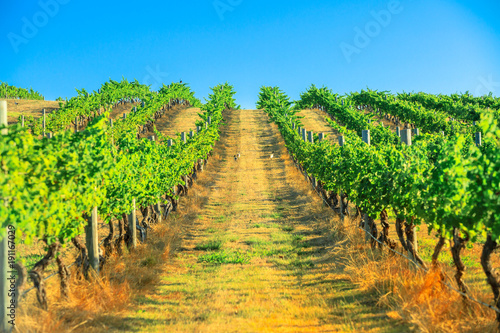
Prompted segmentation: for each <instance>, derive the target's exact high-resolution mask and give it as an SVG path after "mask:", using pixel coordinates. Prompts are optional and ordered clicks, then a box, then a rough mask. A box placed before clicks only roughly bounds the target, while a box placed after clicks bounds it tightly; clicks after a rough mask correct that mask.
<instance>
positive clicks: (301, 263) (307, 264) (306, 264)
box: [290, 259, 314, 269]
mask: <svg viewBox="0 0 500 333" xmlns="http://www.w3.org/2000/svg"><path fill="white" fill-rule="evenodd" d="M290 266H292V267H294V268H300V269H305V268H312V267H314V263H313V262H312V260H311V259H303V260H301V259H294V260H292V261H290Z"/></svg>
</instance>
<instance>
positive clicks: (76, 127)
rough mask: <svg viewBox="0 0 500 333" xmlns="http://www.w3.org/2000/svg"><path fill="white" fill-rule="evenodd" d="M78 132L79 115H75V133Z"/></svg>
mask: <svg viewBox="0 0 500 333" xmlns="http://www.w3.org/2000/svg"><path fill="white" fill-rule="evenodd" d="M77 132H78V117H75V133H77Z"/></svg>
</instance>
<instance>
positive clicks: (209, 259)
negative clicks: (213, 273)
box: [198, 251, 250, 265]
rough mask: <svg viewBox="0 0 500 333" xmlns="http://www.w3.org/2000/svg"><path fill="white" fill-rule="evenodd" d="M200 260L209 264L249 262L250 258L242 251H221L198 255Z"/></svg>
mask: <svg viewBox="0 0 500 333" xmlns="http://www.w3.org/2000/svg"><path fill="white" fill-rule="evenodd" d="M198 261H199V262H202V263H207V264H216V265H221V264H241V265H242V264H248V263H249V262H250V258H249V257H248V256H247V255H246V254H245V253H241V252H228V251H220V252H213V253H208V254H204V255H201V256H199V257H198Z"/></svg>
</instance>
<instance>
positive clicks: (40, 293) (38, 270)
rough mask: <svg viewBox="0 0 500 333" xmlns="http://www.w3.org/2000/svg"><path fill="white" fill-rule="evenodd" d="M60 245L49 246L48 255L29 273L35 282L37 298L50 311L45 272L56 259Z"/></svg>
mask: <svg viewBox="0 0 500 333" xmlns="http://www.w3.org/2000/svg"><path fill="white" fill-rule="evenodd" d="M59 247H60V245H59V243H53V244H51V245H50V246H49V248H48V251H47V254H46V255H45V256H44V257H43V258H42V259H41V260H40V261H38V262H37V263H36V264H35V266H34V267H33V269H32V270H31V271H30V272H29V276H30V278H31V280H32V281H33V285H34V287H35V289H36V298H37V299H38V303H40V305H41V307H42V308H43V309H45V310H47V309H48V300H47V291H46V290H45V283H44V281H43V272H44V271H45V268H47V266H48V265H49V264H50V261H51V260H52V259H54V258H55V256H56V254H57V251H58V250H59Z"/></svg>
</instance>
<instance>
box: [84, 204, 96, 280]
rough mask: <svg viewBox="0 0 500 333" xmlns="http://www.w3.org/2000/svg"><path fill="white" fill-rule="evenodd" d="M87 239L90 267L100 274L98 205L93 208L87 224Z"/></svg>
mask: <svg viewBox="0 0 500 333" xmlns="http://www.w3.org/2000/svg"><path fill="white" fill-rule="evenodd" d="M85 239H86V243H87V244H86V245H87V252H88V256H89V264H90V267H92V268H93V269H94V271H95V272H96V274H97V275H99V243H98V239H97V206H96V207H94V208H92V213H91V214H90V216H89V218H88V220H87V225H86V226H85Z"/></svg>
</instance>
